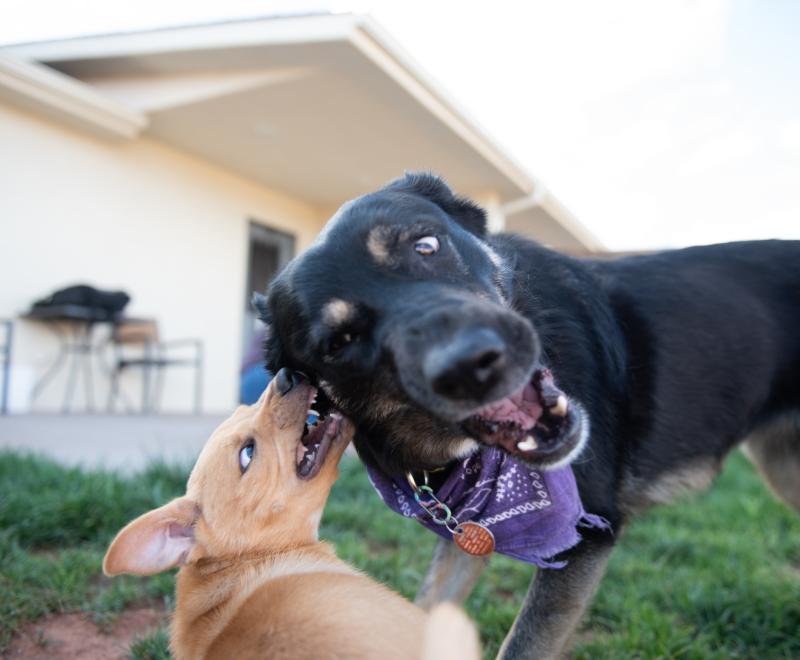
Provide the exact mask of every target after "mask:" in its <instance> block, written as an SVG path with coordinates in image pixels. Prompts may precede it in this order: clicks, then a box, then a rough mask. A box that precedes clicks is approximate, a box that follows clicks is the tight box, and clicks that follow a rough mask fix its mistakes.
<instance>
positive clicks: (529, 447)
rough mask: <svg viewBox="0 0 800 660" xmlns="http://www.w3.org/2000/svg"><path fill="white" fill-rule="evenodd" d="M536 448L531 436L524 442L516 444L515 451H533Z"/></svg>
mask: <svg viewBox="0 0 800 660" xmlns="http://www.w3.org/2000/svg"><path fill="white" fill-rule="evenodd" d="M538 446H539V445H538V444H537V443H536V440H534V438H533V436H532V435H529V436H527V437H526V438H525V439H524V440H522V441H521V442H518V443H517V449H519V450H520V451H533V450H534V449H536V448H537V447H538Z"/></svg>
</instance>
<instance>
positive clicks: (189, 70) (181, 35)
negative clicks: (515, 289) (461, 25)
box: [6, 14, 596, 248]
mask: <svg viewBox="0 0 800 660" xmlns="http://www.w3.org/2000/svg"><path fill="white" fill-rule="evenodd" d="M6 50H7V52H10V53H11V54H12V55H14V56H16V57H18V58H23V59H27V60H31V61H35V62H39V63H44V64H47V65H48V66H49V67H52V68H54V69H56V70H57V71H58V72H61V73H62V74H64V76H62V77H69V78H72V79H73V80H72V82H73V83H75V84H76V85H79V84H80V83H83V84H84V87H88V89H90V90H91V91H92V92H93V93H95V94H98V95H102V96H103V97H104V98H106V99H107V100H108V101H109V102H111V103H114V104H116V105H118V106H120V107H125V108H130V109H131V110H132V114H133V115H135V116H137V117H146V118H147V120H148V121H149V123H148V125H147V128H146V129H145V130H144V134H145V135H150V136H152V137H154V138H156V139H158V140H160V141H163V142H165V143H168V144H171V145H173V146H175V147H177V148H179V149H181V150H183V151H187V152H190V153H193V154H195V155H197V156H199V157H201V158H204V159H206V160H209V161H211V162H215V163H217V164H220V165H222V166H224V167H226V168H228V169H230V170H232V171H234V172H237V173H239V174H240V175H242V176H245V177H248V178H250V179H253V180H256V181H258V182H260V183H263V184H265V185H267V186H270V187H272V188H275V189H277V190H280V191H283V192H286V193H288V194H291V195H294V196H296V197H299V198H302V199H304V200H306V201H307V202H310V203H312V204H315V205H317V206H319V207H320V208H330V207H332V206H337V205H339V204H340V203H341V202H342V201H344V200H346V199H348V198H351V197H355V196H357V195H360V194H362V193H364V192H367V191H369V190H373V189H375V188H376V187H378V186H380V185H381V184H383V183H384V182H385V181H387V180H389V179H391V178H393V177H395V176H398V175H399V174H401V173H402V172H403V171H404V170H412V169H426V170H433V171H435V172H437V173H439V174H442V175H443V176H445V178H446V179H447V180H448V182H449V183H450V184H451V185H452V186H453V188H454V189H456V190H457V191H459V192H460V193H462V194H465V195H469V196H472V197H475V198H477V199H479V200H481V199H486V198H491V199H492V200H493V201H494V202H495V203H498V204H500V205H505V204H509V203H511V204H513V203H515V202H516V201H518V200H520V199H522V200H527V199H532V198H534V197H535V198H537V199H539V200H541V199H542V198H544V197H546V196H547V193H546V191H545V190H544V189H543V188H542V187H541V186H538V185H537V183H536V182H535V180H534V179H533V178H532V177H531V176H529V175H528V174H527V172H525V170H524V169H523V168H522V167H520V166H519V164H518V163H516V162H515V161H514V160H513V159H512V158H510V157H509V156H508V155H507V154H506V153H505V152H504V151H503V150H502V149H501V148H500V147H499V146H498V145H497V144H496V143H495V142H494V141H493V140H492V139H491V138H490V137H489V136H488V135H487V134H486V132H485V131H484V130H483V129H482V128H481V127H480V126H478V124H477V123H476V122H475V121H473V120H472V119H470V118H469V117H468V116H467V114H466V113H465V112H464V110H463V109H461V108H459V107H458V106H457V104H456V103H455V102H454V101H453V100H452V99H451V98H450V97H449V96H447V95H446V94H445V93H444V92H443V91H442V89H441V86H440V85H438V84H437V83H435V82H433V81H432V80H431V79H429V78H428V77H427V76H426V75H425V74H424V73H423V72H422V70H421V68H420V67H419V66H418V65H417V64H416V63H415V62H414V61H413V60H412V59H411V58H410V56H409V55H408V54H407V53H406V52H405V51H403V49H402V48H400V47H399V46H398V45H397V44H396V43H395V42H394V41H393V39H392V38H391V37H389V36H388V35H387V34H386V33H385V32H384V31H383V30H382V28H380V26H378V25H377V24H376V23H375V22H374V21H373V20H372V19H370V18H369V17H366V16H359V15H348V14H345V15H311V16H291V17H281V18H270V19H257V20H246V21H236V22H231V23H218V24H213V25H201V26H191V27H180V28H169V29H163V30H152V31H147V32H135V33H125V34H113V35H104V36H92V37H80V38H76V39H65V40H60V41H51V42H41V43H32V44H21V45H16V46H11V47H8V48H7V49H6ZM54 75H58V74H54ZM537 209H538V211H537V212H536V213H537V215H536V218H535V220H536V225H535V226H533V225H530V218H528V219H526V218H527V216H526V215H524V214H523V215H520V216H519V217H518V218H517V222H516V224H517V225H519V227H517V229H518V230H521V231H522V232H523V233H526V234H528V235H531V234H532V233H533V234H536V235H537V237H539V238H541V236H538V229H539V224H540V223H541V221H542V219H541V218H542V217H544V216H545V215H546V216H547V218H545V224H548V223H549V224H552V225H553V226H554V229H553V232H552V233H553V236H554V237H555V236H557V237H558V241H557V242H555V243H554V244H557V245H567V246H570V245H576V244H582V245H583V246H584V247H587V248H589V247H593V246H594V244H596V242H592V244H591V245H590V244H588V243H584V238H582V237H581V236H582V235H583V234H582V232H581V231H580V230H582V228H581V227H580V225H579V224H578V223H577V221H575V220H574V219H573V218H572V217H571V216H569V214H567V216H568V217H567V216H565V217H566V221H565V222H566V224H564V225H563V227H561V225H562V218H561V217H559V215H553V216H550V215H549V214H550V213H551V212H552V213H556V214H558V213H561V212H562V211H563V207H561V206H560V205H550V206H549V207H545V206H541V205H539V206H537ZM528 215H530V214H528ZM559 227H561V229H559ZM576 227H577V229H578V230H579V231H577V233H576V232H575V229H576ZM509 228H513V227H509ZM532 230H533V232H532ZM559 231H560V233H559ZM583 232H584V233H585V230H583Z"/></svg>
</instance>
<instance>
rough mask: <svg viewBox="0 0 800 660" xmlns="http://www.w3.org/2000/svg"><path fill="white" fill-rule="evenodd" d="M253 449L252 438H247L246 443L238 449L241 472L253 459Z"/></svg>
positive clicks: (254, 444)
mask: <svg viewBox="0 0 800 660" xmlns="http://www.w3.org/2000/svg"><path fill="white" fill-rule="evenodd" d="M255 451H256V441H255V440H253V439H250V440H248V441H247V444H245V446H244V447H242V448H241V449H240V450H239V469H241V471H242V474H244V473H245V472H246V471H247V468H249V467H250V462H251V461H252V460H253V454H254V453H255Z"/></svg>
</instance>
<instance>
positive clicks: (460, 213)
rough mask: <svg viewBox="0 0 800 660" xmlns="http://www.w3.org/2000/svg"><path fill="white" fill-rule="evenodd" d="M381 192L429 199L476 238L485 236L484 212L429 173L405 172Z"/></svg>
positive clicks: (439, 178)
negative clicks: (403, 193)
mask: <svg viewBox="0 0 800 660" xmlns="http://www.w3.org/2000/svg"><path fill="white" fill-rule="evenodd" d="M382 190H392V191H397V192H407V193H412V194H414V195H420V196H421V197H425V198H426V199H429V200H430V201H432V202H433V203H434V204H436V205H437V206H438V207H439V208H441V209H442V210H443V211H444V212H445V213H447V215H449V216H450V217H451V218H452V219H453V220H454V221H455V222H457V223H458V224H460V225H461V226H462V227H464V229H466V230H467V231H469V232H472V233H473V234H475V235H476V236H485V235H486V212H485V211H484V210H483V209H482V208H481V207H480V206H478V205H477V204H475V203H474V202H473V201H471V200H469V199H467V198H466V197H459V196H458V195H455V194H453V191H452V190H450V187H449V186H448V185H447V184H446V183H445V181H444V179H442V178H441V177H438V176H436V175H435V174H432V173H431V172H406V173H405V175H403V176H401V177H400V178H399V179H395V180H394V181H390V182H389V183H387V184H386V185H385V186H384V187H383V188H382Z"/></svg>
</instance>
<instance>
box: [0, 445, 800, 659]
mask: <svg viewBox="0 0 800 660" xmlns="http://www.w3.org/2000/svg"><path fill="white" fill-rule="evenodd" d="M186 474H187V472H186V469H180V468H172V467H165V466H154V467H152V468H150V469H149V470H147V471H145V472H143V473H141V474H138V475H136V476H133V477H127V478H126V477H122V476H119V475H117V474H114V473H109V472H99V471H95V472H88V471H86V472H84V471H80V470H76V469H66V468H63V467H60V466H58V465H56V464H54V463H51V462H49V461H47V460H44V459H42V458H34V457H30V456H21V455H19V454H13V453H5V454H3V453H0V566H1V567H2V568H1V569H0V570H1V571H2V573H0V653H2V651H3V649H4V648H6V647H7V646H8V644H9V642H10V640H11V638H12V635H13V634H14V631H15V630H17V629H18V628H19V627H20V626H21V625H22V624H23V623H25V622H29V621H32V620H36V619H38V618H40V617H43V616H44V615H46V614H48V613H58V612H81V613H83V614H84V616H85V617H87V618H88V619H90V620H91V621H93V622H94V624H95V625H96V626H97V627H98V628H99V629H100V630H106V629H108V628H109V627H110V626H112V625H113V623H114V621H115V619H116V618H117V617H118V616H120V614H121V613H123V612H124V611H125V610H126V609H128V608H130V607H132V606H141V605H142V604H163V605H164V607H166V608H167V609H169V608H170V607H171V606H172V604H173V601H172V599H173V595H172V592H173V576H172V575H171V574H167V575H163V576H157V577H154V578H148V579H138V578H132V577H122V578H115V579H114V580H109V579H107V578H104V577H102V576H101V574H100V561H101V558H102V555H103V552H104V550H105V547H106V544H107V543H108V541H109V540H110V538H111V537H112V536H113V534H114V533H115V532H116V531H117V530H118V529H119V528H120V527H121V526H122V525H123V524H124V523H126V522H127V521H128V520H130V519H131V518H133V517H134V516H136V515H138V514H139V513H141V512H143V511H145V510H147V509H149V508H152V507H154V506H157V505H160V504H162V503H163V502H165V501H166V500H168V499H169V498H171V497H173V496H175V495H177V494H179V493H182V492H183V486H184V482H185V479H186ZM321 535H322V537H323V538H325V539H328V540H331V541H333V542H335V544H336V547H337V549H338V552H339V554H340V556H341V557H343V558H344V559H346V560H348V561H350V562H352V563H354V564H355V565H357V566H359V567H360V568H362V569H364V570H365V571H367V572H368V573H369V574H371V575H373V576H375V577H376V578H378V579H380V580H383V581H385V582H387V583H388V584H390V585H392V586H393V587H395V588H396V589H398V590H399V591H400V592H402V593H403V594H405V595H406V596H409V597H411V596H413V594H414V592H415V590H416V588H417V585H418V584H419V582H420V579H421V576H422V574H423V572H424V570H425V566H426V563H427V560H428V558H429V557H430V554H431V550H432V548H433V544H434V537H433V535H432V534H431V533H430V532H427V531H425V530H424V529H422V528H420V527H419V526H418V525H416V524H415V523H413V522H410V521H406V520H403V519H402V518H400V517H399V516H397V515H396V514H393V513H391V512H390V511H389V510H388V509H386V508H384V506H383V505H382V504H381V502H380V501H379V500H378V498H377V496H375V495H374V494H373V492H372V490H371V487H370V486H369V483H368V481H367V479H366V476H365V474H364V471H363V469H362V468H361V466H360V465H359V464H358V463H357V462H356V461H354V460H347V461H346V462H345V464H344V465H343V469H342V476H341V478H340V479H339V481H338V482H337V484H336V486H335V488H334V491H333V494H332V496H331V500H330V502H329V504H328V508H327V510H326V513H325V517H324V520H323V526H322V532H321ZM530 574H531V570H530V568H529V567H527V566H525V565H523V564H521V563H518V562H514V561H511V560H507V559H505V558H502V557H497V558H495V559H494V560H493V561H492V565H491V567H490V569H489V570H488V571H487V573H486V574H485V575H484V577H483V578H482V579H481V582H480V583H479V585H478V588H477V589H476V590H475V592H474V593H473V595H472V597H471V598H470V599H469V601H468V603H467V609H468V611H469V614H470V615H471V616H472V617H473V618H474V619H475V620H476V621H477V622H478V624H479V626H480V630H481V637H482V640H483V644H484V649H485V652H486V656H487V657H492V656H493V655H494V653H495V652H496V650H497V647H498V645H499V643H500V641H501V640H502V637H503V635H504V633H505V631H506V630H507V628H508V627H509V625H510V624H511V621H512V619H513V617H514V614H515V610H516V606H517V605H518V603H519V602H520V601H521V599H522V596H523V594H524V592H525V590H526V587H527V584H528V582H529V579H530ZM43 643H45V642H43ZM131 655H132V657H135V658H163V657H168V654H167V652H166V634H165V630H164V629H163V628H162V629H158V630H153V631H152V632H151V633H150V634H149V635H147V636H144V637H142V638H141V639H138V640H136V641H135V642H134V643H133V644H132V645H131ZM574 655H575V657H576V658H582V659H583V658H586V659H588V658H592V659H595V658H703V659H708V658H720V659H721V658H753V659H755V658H759V659H761V658H798V657H800V516H798V515H796V514H794V513H793V512H790V511H789V510H787V509H786V508H784V507H782V506H781V505H780V504H778V503H776V502H775V501H774V500H773V499H772V498H771V496H770V495H769V494H768V493H767V492H766V489H765V488H764V487H763V486H762V484H761V482H760V480H759V479H758V478H757V477H756V476H755V475H754V473H753V471H752V469H751V468H750V466H749V464H748V463H747V462H746V461H745V460H744V458H743V457H741V456H740V455H738V454H736V455H734V456H732V458H731V459H730V460H729V461H728V464H727V466H726V469H725V472H724V473H723V475H722V476H721V477H720V479H719V480H718V482H717V483H716V485H715V487H714V489H713V490H712V491H710V492H709V493H707V494H704V495H700V496H695V497H693V498H689V499H686V500H684V501H681V502H678V503H676V504H674V505H672V506H669V507H662V508H659V509H655V510H653V511H651V512H650V513H649V514H647V515H646V516H644V517H643V518H641V519H639V520H638V521H637V522H636V523H635V524H634V525H632V526H631V528H630V529H629V531H628V532H627V534H625V536H624V537H623V538H622V540H621V542H620V547H619V548H618V550H617V552H616V553H615V555H614V557H613V559H612V561H611V565H610V568H609V572H608V575H607V576H606V579H605V580H604V582H603V584H602V586H601V589H600V591H599V593H598V596H597V598H596V599H595V602H594V604H593V606H592V609H591V612H590V613H589V616H588V617H587V619H586V621H585V623H584V625H583V628H582V631H581V633H580V635H579V639H578V643H577V644H576V646H575V650H574Z"/></svg>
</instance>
